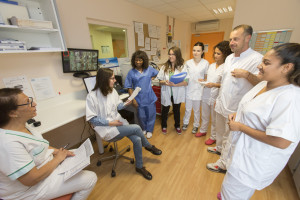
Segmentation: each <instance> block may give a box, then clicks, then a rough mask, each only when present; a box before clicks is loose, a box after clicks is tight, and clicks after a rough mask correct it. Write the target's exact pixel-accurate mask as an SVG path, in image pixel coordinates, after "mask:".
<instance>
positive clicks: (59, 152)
mask: <svg viewBox="0 0 300 200" xmlns="http://www.w3.org/2000/svg"><path fill="white" fill-rule="evenodd" d="M53 155H54V158H56V159H58V160H59V162H60V163H61V162H62V161H64V160H65V159H66V157H67V156H68V150H66V149H63V148H60V149H58V150H57V151H56V153H55V154H53Z"/></svg>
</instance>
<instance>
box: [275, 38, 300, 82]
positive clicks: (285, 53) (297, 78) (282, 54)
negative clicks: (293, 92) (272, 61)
mask: <svg viewBox="0 0 300 200" xmlns="http://www.w3.org/2000/svg"><path fill="white" fill-rule="evenodd" d="M273 50H274V51H275V55H276V56H277V57H278V58H279V59H280V60H281V65H284V64H287V63H292V64H293V65H294V69H293V70H291V72H290V73H289V74H288V77H287V78H288V81H289V82H290V83H292V84H294V85H297V86H300V44H298V43H285V44H281V45H278V46H276V47H273Z"/></svg>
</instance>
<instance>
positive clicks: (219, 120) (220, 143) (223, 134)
mask: <svg viewBox="0 0 300 200" xmlns="http://www.w3.org/2000/svg"><path fill="white" fill-rule="evenodd" d="M227 123H228V118H227V117H224V116H223V115H221V114H219V113H216V139H217V141H216V149H217V151H219V152H221V156H220V158H219V160H218V161H217V162H216V164H217V165H218V166H219V167H220V168H222V169H226V163H227V160H228V154H229V151H230V147H231V145H230V142H229V141H228V136H229V133H230V130H229V127H228V124H227Z"/></svg>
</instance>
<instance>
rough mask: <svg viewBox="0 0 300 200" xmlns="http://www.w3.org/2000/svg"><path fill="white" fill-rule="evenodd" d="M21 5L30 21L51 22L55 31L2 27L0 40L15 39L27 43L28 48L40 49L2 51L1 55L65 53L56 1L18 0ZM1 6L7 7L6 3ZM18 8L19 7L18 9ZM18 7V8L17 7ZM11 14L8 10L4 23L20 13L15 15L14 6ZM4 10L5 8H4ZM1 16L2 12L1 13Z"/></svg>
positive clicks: (12, 26) (0, 4)
mask: <svg viewBox="0 0 300 200" xmlns="http://www.w3.org/2000/svg"><path fill="white" fill-rule="evenodd" d="M16 1H17V2H18V3H19V5H18V6H23V8H24V7H25V8H26V10H27V12H28V16H29V19H33V20H42V21H51V22H52V24H53V29H45V28H44V29H42V28H34V27H19V26H14V25H8V24H5V25H0V40H3V39H14V40H19V41H25V43H26V48H27V49H29V48H31V47H38V48H40V49H39V50H27V51H22V50H11V51H0V53H20V52H26V53H27V52H46V51H65V50H66V44H65V41H64V38H63V35H62V30H61V25H60V23H59V18H58V15H57V10H56V5H55V1H54V0H16ZM1 6H3V7H4V6H7V5H5V4H4V3H0V7H1ZM18 6H17V7H18ZM15 7H16V6H15ZM9 8H11V9H10V10H9V14H7V9H6V11H5V17H3V16H2V17H3V18H4V19H3V21H4V22H5V21H6V16H10V15H11V16H10V17H12V16H14V15H16V16H17V17H18V15H19V14H18V12H17V13H14V11H15V10H17V9H14V6H10V7H9ZM2 9H3V8H2ZM0 14H1V12H0Z"/></svg>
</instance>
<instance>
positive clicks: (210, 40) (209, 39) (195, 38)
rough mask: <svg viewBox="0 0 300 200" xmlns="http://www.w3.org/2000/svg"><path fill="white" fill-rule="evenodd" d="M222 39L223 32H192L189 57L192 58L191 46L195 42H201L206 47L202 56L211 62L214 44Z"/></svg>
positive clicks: (212, 60)
mask: <svg viewBox="0 0 300 200" xmlns="http://www.w3.org/2000/svg"><path fill="white" fill-rule="evenodd" d="M223 40H224V32H214V33H198V34H192V41H191V53H190V57H191V58H193V47H194V44H195V43H196V42H202V43H203V44H204V45H205V48H207V52H205V54H204V58H205V59H206V60H207V61H208V62H209V63H210V64H211V63H213V62H214V58H213V53H214V46H216V45H217V44H218V43H219V42H221V41H223Z"/></svg>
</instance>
